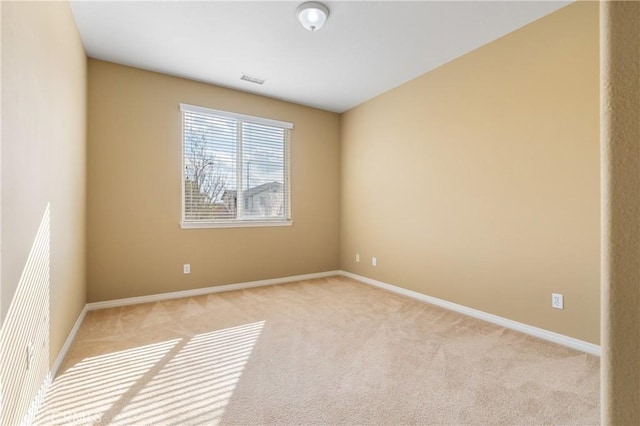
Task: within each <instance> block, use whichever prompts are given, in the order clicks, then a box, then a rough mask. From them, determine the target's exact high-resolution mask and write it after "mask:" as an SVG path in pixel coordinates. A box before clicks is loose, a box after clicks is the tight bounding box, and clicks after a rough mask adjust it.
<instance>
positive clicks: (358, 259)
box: [356, 254, 360, 262]
mask: <svg viewBox="0 0 640 426" xmlns="http://www.w3.org/2000/svg"><path fill="white" fill-rule="evenodd" d="M356 262H360V255H359V254H356Z"/></svg>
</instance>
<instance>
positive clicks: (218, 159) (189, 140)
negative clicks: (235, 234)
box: [184, 112, 238, 221]
mask: <svg viewBox="0 0 640 426" xmlns="http://www.w3.org/2000/svg"><path fill="white" fill-rule="evenodd" d="M184 114H185V115H184V166H185V170H184V185H185V188H184V194H185V200H184V203H185V219H186V220H195V221H211V220H217V219H234V218H235V216H236V206H235V190H236V171H235V170H236V162H237V153H236V139H237V131H238V129H237V124H236V122H235V121H234V120H230V119H226V118H223V117H214V116H208V115H204V114H196V113H190V112H185V113H184Z"/></svg>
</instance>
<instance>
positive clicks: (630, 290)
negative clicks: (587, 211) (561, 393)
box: [601, 1, 640, 425]
mask: <svg viewBox="0 0 640 426" xmlns="http://www.w3.org/2000/svg"><path fill="white" fill-rule="evenodd" d="M601 28H602V35H601V46H602V49H601V89H602V106H601V117H602V171H603V173H602V179H603V185H602V188H603V201H602V212H603V214H602V219H603V220H602V231H603V235H602V236H603V238H602V241H603V250H602V265H603V268H602V360H601V367H602V370H601V371H602V380H601V382H602V423H603V424H607V425H609V424H610V425H637V424H640V2H635V1H634V2H631V1H621V2H618V1H611V2H609V1H607V2H602V3H601Z"/></svg>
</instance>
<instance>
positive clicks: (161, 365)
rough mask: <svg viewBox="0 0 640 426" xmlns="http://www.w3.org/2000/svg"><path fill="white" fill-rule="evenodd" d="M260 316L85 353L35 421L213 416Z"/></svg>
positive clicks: (238, 372)
mask: <svg viewBox="0 0 640 426" xmlns="http://www.w3.org/2000/svg"><path fill="white" fill-rule="evenodd" d="M263 327H264V321H260V322H255V323H251V324H245V325H242V326H238V327H231V328H226V329H223V330H216V331H212V332H209V333H203V334H198V335H195V336H193V337H184V338H177V339H172V340H167V341H164V342H160V343H155V344H151V345H145V346H138V347H135V348H131V349H127V350H124V351H118V352H112V353H109V354H106V355H100V356H95V357H88V358H85V359H83V360H82V361H81V362H79V363H77V364H76V365H74V366H73V367H71V368H69V369H68V370H66V371H65V372H64V373H63V374H62V375H60V376H59V377H58V378H57V379H56V380H55V382H54V384H53V386H52V388H51V390H50V392H49V394H48V395H47V397H46V399H45V403H44V406H45V409H44V410H42V411H41V417H39V418H38V419H37V423H38V424H158V423H167V422H168V423H173V424H189V423H190V422H195V421H196V419H197V422H198V423H202V422H203V421H204V422H206V423H207V424H217V423H219V422H220V420H221V419H222V416H223V414H224V411H225V409H226V406H227V404H228V403H229V400H230V398H231V396H232V395H233V391H234V389H235V388H236V385H237V383H238V381H239V380H240V377H241V376H242V372H243V370H244V367H245V364H246V363H247V361H248V359H249V357H250V356H251V353H252V351H253V348H254V346H255V344H256V341H257V340H258V338H259V336H260V333H261V331H262V329H263Z"/></svg>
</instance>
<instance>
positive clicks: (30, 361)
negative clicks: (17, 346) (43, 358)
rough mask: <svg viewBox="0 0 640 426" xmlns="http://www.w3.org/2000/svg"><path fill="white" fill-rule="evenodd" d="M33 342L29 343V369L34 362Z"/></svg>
mask: <svg viewBox="0 0 640 426" xmlns="http://www.w3.org/2000/svg"><path fill="white" fill-rule="evenodd" d="M33 355H34V350H33V342H29V343H27V370H30V369H31V364H33Z"/></svg>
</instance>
